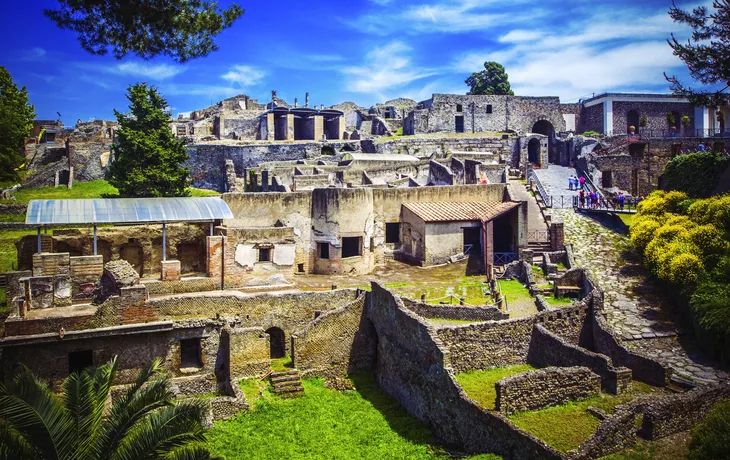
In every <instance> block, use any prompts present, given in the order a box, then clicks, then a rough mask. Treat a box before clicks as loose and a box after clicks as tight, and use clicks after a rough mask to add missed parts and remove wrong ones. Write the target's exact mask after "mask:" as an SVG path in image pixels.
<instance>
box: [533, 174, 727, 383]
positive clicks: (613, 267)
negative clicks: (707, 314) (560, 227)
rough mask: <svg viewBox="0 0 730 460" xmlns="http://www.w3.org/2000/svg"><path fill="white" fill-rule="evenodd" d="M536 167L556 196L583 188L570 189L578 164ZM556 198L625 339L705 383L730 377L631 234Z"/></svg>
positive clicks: (568, 237)
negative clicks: (689, 326)
mask: <svg viewBox="0 0 730 460" xmlns="http://www.w3.org/2000/svg"><path fill="white" fill-rule="evenodd" d="M535 172H536V174H537V176H538V178H539V179H540V182H541V183H542V185H543V187H544V188H545V190H546V192H547V193H548V194H551V195H553V197H556V196H560V195H564V196H566V197H567V196H574V195H577V194H578V192H577V191H571V190H568V177H570V176H571V175H572V174H574V173H575V170H574V169H572V168H566V167H561V166H554V165H550V167H549V168H548V169H537V170H535ZM553 203H554V206H553V210H552V211H551V213H552V215H553V216H554V217H556V218H558V219H562V220H563V222H565V241H566V243H571V244H572V245H573V252H574V254H575V259H576V263H577V264H578V266H580V267H584V268H585V269H587V270H588V271H589V272H590V273H591V275H592V276H593V278H594V279H595V280H596V282H597V283H598V285H599V286H600V287H601V289H603V291H604V294H605V299H604V300H605V302H604V309H605V312H606V316H607V321H608V323H609V325H610V326H611V328H612V329H613V330H614V332H615V333H616V334H617V335H618V336H619V337H620V338H621V340H622V342H623V344H624V345H625V346H626V347H628V348H631V349H635V350H637V351H641V352H643V353H644V354H646V355H647V356H651V357H653V358H655V359H657V360H658V361H660V362H662V363H664V364H667V365H668V366H670V367H672V368H673V369H674V372H675V374H677V375H678V376H680V377H684V378H690V379H692V380H694V381H695V382H698V383H700V384H702V383H712V382H717V381H719V380H725V379H727V378H728V374H727V373H726V372H724V371H723V370H720V369H717V368H715V367H714V366H713V363H712V362H711V361H710V360H709V359H707V358H706V357H705V356H704V355H703V354H702V352H701V351H699V349H698V347H697V346H696V343H695V340H694V338H693V337H692V334H691V332H690V331H689V330H685V329H684V328H683V327H682V321H681V319H680V318H678V317H675V315H674V314H673V312H672V311H671V307H670V306H671V305H672V303H671V300H670V299H667V298H666V297H665V295H664V293H663V292H662V291H661V289H660V288H659V287H658V286H657V285H656V284H655V283H654V282H652V281H651V280H650V279H649V276H648V273H647V272H646V270H645V269H644V267H643V265H642V261H641V258H640V257H638V256H637V255H636V254H635V253H633V252H632V251H631V249H630V244H629V240H628V238H627V237H626V236H624V235H621V234H619V233H617V232H616V231H614V230H612V229H610V228H609V227H608V226H606V225H603V224H602V223H601V222H600V221H599V220H597V219H593V218H591V217H587V216H584V215H582V214H579V213H575V212H574V211H573V210H572V208H570V209H569V206H566V208H565V209H559V206H558V205H555V204H556V203H555V198H553ZM603 219H611V217H608V216H605V217H603Z"/></svg>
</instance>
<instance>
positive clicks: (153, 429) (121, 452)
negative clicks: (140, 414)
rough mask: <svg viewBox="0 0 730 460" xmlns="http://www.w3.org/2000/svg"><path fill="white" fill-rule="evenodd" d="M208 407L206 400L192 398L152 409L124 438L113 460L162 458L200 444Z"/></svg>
mask: <svg viewBox="0 0 730 460" xmlns="http://www.w3.org/2000/svg"><path fill="white" fill-rule="evenodd" d="M206 410H207V405H206V403H205V401H202V400H195V399H190V400H184V401H181V402H180V403H178V404H176V405H173V406H167V407H163V408H161V409H159V410H156V411H154V412H151V413H150V414H148V415H147V416H146V417H145V418H144V420H143V421H142V422H141V423H139V424H138V425H137V426H136V427H135V428H134V429H133V430H132V431H130V432H129V434H128V436H126V437H125V438H124V440H123V442H122V443H121V444H120V445H119V449H118V450H117V451H116V452H114V455H113V456H112V460H137V459H162V458H164V457H165V455H167V454H168V453H169V452H171V451H173V450H175V449H178V448H182V447H184V446H186V445H200V444H201V443H202V442H204V441H205V432H204V429H203V425H202V420H203V418H204V416H205V412H206Z"/></svg>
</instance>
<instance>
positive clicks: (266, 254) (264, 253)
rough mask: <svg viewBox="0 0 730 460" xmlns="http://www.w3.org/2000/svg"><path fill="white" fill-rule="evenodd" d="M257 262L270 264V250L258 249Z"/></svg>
mask: <svg viewBox="0 0 730 460" xmlns="http://www.w3.org/2000/svg"><path fill="white" fill-rule="evenodd" d="M259 262H271V248H259Z"/></svg>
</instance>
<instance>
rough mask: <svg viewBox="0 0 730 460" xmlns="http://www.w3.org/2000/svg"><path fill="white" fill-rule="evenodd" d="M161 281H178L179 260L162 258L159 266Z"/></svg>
mask: <svg viewBox="0 0 730 460" xmlns="http://www.w3.org/2000/svg"><path fill="white" fill-rule="evenodd" d="M160 273H161V277H160V279H161V280H162V281H178V280H179V279H180V261H179V260H164V261H162V262H161V266H160Z"/></svg>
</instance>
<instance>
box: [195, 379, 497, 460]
mask: <svg viewBox="0 0 730 460" xmlns="http://www.w3.org/2000/svg"><path fill="white" fill-rule="evenodd" d="M351 378H352V380H353V382H354V383H355V386H356V388H357V391H349V392H339V391H335V390H328V389H327V388H325V386H324V383H323V382H322V381H321V380H318V379H315V380H305V381H304V389H305V394H304V396H302V397H300V398H295V399H280V398H278V397H277V396H273V395H271V394H270V393H268V392H267V391H264V392H263V396H262V397H260V398H257V396H258V393H259V385H262V383H261V382H259V381H258V379H249V380H248V381H246V382H244V383H242V387H243V389H244V393H245V394H246V396H247V398H248V399H249V404H251V402H253V407H255V409H254V410H253V411H251V412H248V413H242V414H240V415H238V416H237V417H235V418H233V419H230V420H226V421H221V422H217V423H216V424H215V427H214V428H213V429H212V430H211V431H210V432H209V433H208V439H209V445H210V448H211V450H212V451H213V453H214V454H216V455H220V456H222V457H224V458H227V459H433V458H443V459H446V458H448V457H447V453H446V451H445V450H444V449H443V448H441V447H438V446H437V445H436V444H435V442H436V441H435V440H434V438H433V436H432V434H431V432H430V430H429V429H428V428H427V427H426V425H424V424H423V423H421V422H420V421H418V420H417V419H415V418H413V417H411V416H410V415H408V413H406V412H405V410H403V409H402V408H401V407H400V405H399V404H398V402H397V401H396V400H395V399H393V398H391V397H390V396H388V395H387V394H385V393H384V392H383V391H382V390H380V388H378V386H377V383H376V382H375V379H374V378H373V376H372V375H369V374H362V375H356V376H352V377H351ZM472 458H474V459H483V460H487V459H498V458H499V457H497V456H493V455H480V456H477V457H472Z"/></svg>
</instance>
